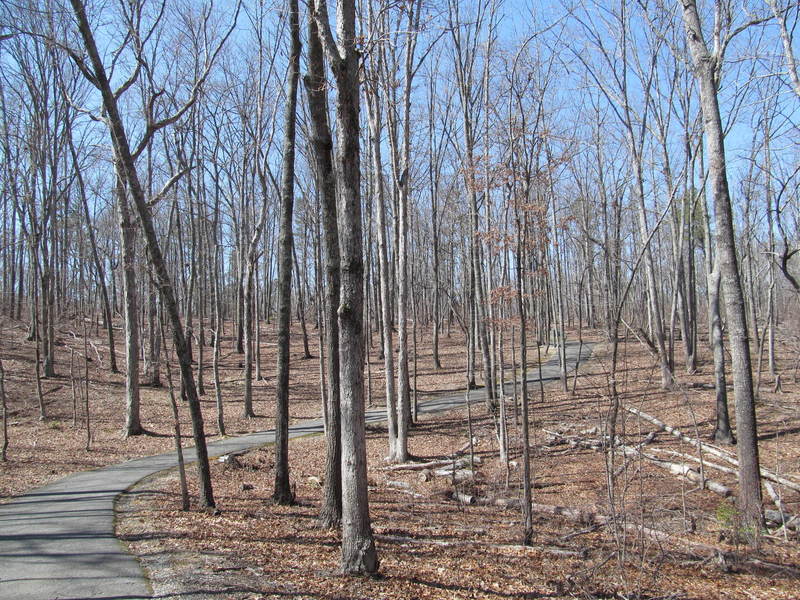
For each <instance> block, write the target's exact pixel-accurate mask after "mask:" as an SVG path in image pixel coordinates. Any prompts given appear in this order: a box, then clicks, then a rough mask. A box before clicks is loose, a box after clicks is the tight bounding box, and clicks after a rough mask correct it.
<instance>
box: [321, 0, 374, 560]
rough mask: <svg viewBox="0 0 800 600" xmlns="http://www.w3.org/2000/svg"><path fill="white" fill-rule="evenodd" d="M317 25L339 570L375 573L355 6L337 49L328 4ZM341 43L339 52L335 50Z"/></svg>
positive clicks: (340, 16)
mask: <svg viewBox="0 0 800 600" xmlns="http://www.w3.org/2000/svg"><path fill="white" fill-rule="evenodd" d="M316 7H317V25H318V26H319V29H320V34H321V36H322V40H323V41H324V43H325V49H326V52H327V54H328V59H329V62H330V64H331V68H332V70H333V72H334V76H335V78H336V87H337V92H338V93H337V101H336V122H337V123H336V124H337V127H336V130H337V132H338V137H337V148H336V149H337V152H336V159H337V160H336V162H337V177H338V178H339V203H338V205H337V209H338V211H337V215H338V219H339V221H338V230H339V245H340V248H339V250H340V252H341V263H340V276H341V286H340V294H339V303H340V304H339V310H338V315H339V353H340V356H339V358H340V376H341V399H342V571H343V572H344V573H349V574H358V573H375V572H376V571H377V570H378V553H377V550H376V549H375V541H374V539H373V536H372V526H371V524H370V518H369V501H368V497H367V455H366V439H365V438H366V432H365V427H364V372H363V367H364V336H363V319H364V315H363V310H362V308H363V306H362V305H363V294H364V288H363V277H364V272H363V269H364V264H363V248H362V239H361V193H360V192H361V190H360V186H361V171H360V165H359V91H358V87H359V80H358V77H359V53H358V51H357V49H356V43H357V39H356V27H355V21H356V19H355V17H356V7H355V1H354V0H340V1H339V2H337V3H336V12H337V19H336V21H337V36H336V40H337V42H336V43H335V42H334V41H333V34H332V32H331V30H330V23H329V22H328V14H327V5H326V2H325V0H316ZM337 43H338V47H337V45H336V44H337Z"/></svg>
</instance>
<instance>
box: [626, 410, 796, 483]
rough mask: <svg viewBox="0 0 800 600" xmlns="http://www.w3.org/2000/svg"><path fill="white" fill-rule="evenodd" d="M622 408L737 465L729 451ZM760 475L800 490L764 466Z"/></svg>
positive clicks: (639, 411) (643, 414) (640, 413)
mask: <svg viewBox="0 0 800 600" xmlns="http://www.w3.org/2000/svg"><path fill="white" fill-rule="evenodd" d="M623 408H624V409H625V410H627V411H628V412H629V413H632V414H634V415H636V416H638V417H640V418H642V419H644V420H645V421H649V422H650V423H652V424H653V425H655V426H656V427H658V428H659V429H662V430H663V431H666V432H667V433H670V434H672V435H674V436H675V437H676V438H678V439H680V440H683V441H684V442H686V443H687V444H691V445H693V446H695V447H699V448H701V449H702V450H703V451H705V452H708V453H709V454H712V455H714V456H716V457H717V458H721V459H722V460H724V461H725V462H727V463H729V464H732V465H734V466H736V467H738V466H739V461H737V460H736V458H734V457H733V456H731V455H730V454H729V453H727V452H725V451H724V450H721V449H720V448H717V447H715V446H712V445H711V444H707V443H705V442H701V441H699V440H696V439H694V438H692V437H689V436H688V435H686V434H685V433H683V432H682V431H681V430H679V429H676V428H675V427H670V426H669V425H667V424H666V423H664V422H663V421H659V420H658V419H656V418H655V417H654V416H652V415H648V414H647V413H646V412H644V411H641V410H639V409H637V408H632V407H630V406H624V407H623ZM761 476H762V477H763V478H765V479H769V480H770V481H774V482H775V483H780V484H781V485H783V486H785V487H787V488H789V489H791V490H794V491H796V492H800V483H795V482H794V481H790V480H788V479H786V478H785V477H781V476H780V475H778V474H776V473H773V472H772V471H770V470H768V469H765V468H764V467H761Z"/></svg>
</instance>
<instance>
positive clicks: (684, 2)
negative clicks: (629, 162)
mask: <svg viewBox="0 0 800 600" xmlns="http://www.w3.org/2000/svg"><path fill="white" fill-rule="evenodd" d="M678 4H679V7H680V8H681V9H682V11H683V23H684V26H685V29H686V38H687V41H688V44H689V48H690V50H691V54H692V60H693V64H694V74H695V78H696V79H697V83H698V86H699V88H700V103H701V107H702V111H703V127H704V132H705V147H706V159H707V161H708V175H709V184H708V187H709V189H710V190H711V191H712V195H713V201H714V217H715V224H716V249H717V259H718V261H719V267H720V274H721V276H722V285H723V289H724V291H725V312H726V316H727V318H728V339H729V343H730V351H731V372H732V374H733V394H734V399H735V401H736V433H737V437H738V443H737V454H738V458H739V483H740V494H739V497H738V505H739V510H740V512H741V514H742V518H743V520H744V522H745V525H746V526H747V527H749V528H752V531H753V532H754V535H757V532H758V531H759V529H760V527H761V524H762V521H763V515H762V499H761V479H760V473H759V457H758V438H757V427H756V413H755V399H754V395H753V376H752V368H751V364H750V340H749V338H748V332H747V319H746V315H745V302H744V293H743V290H742V283H741V278H740V275H739V269H738V264H737V258H736V244H735V236H734V227H733V215H732V210H731V199H730V194H729V191H728V177H727V171H726V166H725V142H724V130H723V127H722V119H721V117H720V111H719V103H718V98H717V81H716V71H717V66H718V65H719V62H720V61H721V60H722V57H721V56H719V55H712V54H710V53H709V51H708V47H707V46H706V42H705V40H704V38H703V30H702V26H701V24H700V17H699V15H698V12H697V4H696V2H695V1H694V0H679V1H678ZM715 46H716V45H715Z"/></svg>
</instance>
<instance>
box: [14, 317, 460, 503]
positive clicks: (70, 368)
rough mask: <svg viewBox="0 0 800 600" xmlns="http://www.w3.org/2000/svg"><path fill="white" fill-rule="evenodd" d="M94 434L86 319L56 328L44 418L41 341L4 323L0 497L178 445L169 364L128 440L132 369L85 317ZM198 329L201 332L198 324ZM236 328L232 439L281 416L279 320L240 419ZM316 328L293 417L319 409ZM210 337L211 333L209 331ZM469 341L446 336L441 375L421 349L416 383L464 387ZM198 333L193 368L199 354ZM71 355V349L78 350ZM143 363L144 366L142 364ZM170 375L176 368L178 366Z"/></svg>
mask: <svg viewBox="0 0 800 600" xmlns="http://www.w3.org/2000/svg"><path fill="white" fill-rule="evenodd" d="M87 328H88V344H87V346H88V371H89V432H90V437H91V442H90V443H89V444H88V448H87V437H89V436H87V431H86V411H85V409H84V402H83V399H82V397H81V396H80V393H81V392H80V390H81V389H82V388H81V386H82V385H83V384H84V366H85V362H84V341H83V323H81V322H63V323H61V324H60V325H59V326H58V328H57V346H56V361H55V370H56V377H53V378H47V379H43V380H42V389H43V396H44V402H45V407H46V412H47V419H45V420H40V419H39V408H38V402H39V400H38V396H37V389H36V383H35V381H36V380H35V362H34V357H35V345H34V343H33V342H32V341H30V340H27V339H26V337H27V327H26V325H25V324H24V323H21V322H17V321H9V320H8V319H6V320H4V321H2V322H0V332H2V335H0V358H1V359H2V360H3V366H4V368H5V374H6V377H5V390H6V394H7V399H8V410H9V417H8V422H9V447H8V461H7V462H5V463H0V502H2V501H3V499H6V498H8V497H10V496H15V495H19V494H21V493H24V492H25V491H27V490H30V489H33V488H36V487H39V486H42V485H45V484H47V483H49V482H51V481H54V480H56V479H60V478H61V477H64V476H65V475H68V474H69V473H73V472H76V471H85V470H90V469H96V468H100V467H103V466H106V465H110V464H115V463H118V462H122V461H125V460H128V459H131V458H136V457H141V456H151V455H154V454H158V453H161V452H168V451H171V450H173V449H174V441H173V438H172V437H171V436H172V431H173V420H172V413H171V408H170V404H169V396H168V392H167V388H166V373H165V369H163V368H162V369H161V372H162V382H163V383H164V387H160V388H153V387H148V386H142V388H141V404H142V424H143V426H144V427H145V429H146V430H147V431H148V432H149V434H148V435H143V436H135V437H130V438H125V436H124V435H123V432H124V429H123V428H124V423H125V375H124V373H116V374H114V373H111V371H110V368H109V352H108V346H107V344H106V338H105V333H104V331H102V330H98V327H97V324H95V323H91V322H88V323H87ZM195 331H196V332H197V328H195ZM234 331H235V330H234V326H233V324H231V323H226V329H225V332H224V334H223V336H222V338H221V339H222V346H221V360H220V379H221V390H222V396H223V404H224V413H225V423H226V428H227V433H228V434H229V435H237V434H242V433H248V432H252V431H262V430H264V429H270V428H272V427H273V424H274V419H275V403H274V395H275V384H274V381H275V378H274V374H275V338H276V336H275V330H274V325H273V324H265V323H262V324H261V334H262V348H261V363H262V369H261V372H262V376H263V377H262V379H261V380H259V381H255V382H254V385H253V404H254V410H255V413H256V415H257V416H256V418H254V419H247V418H242V394H243V389H244V383H243V369H242V361H243V358H244V357H243V355H241V354H237V353H236V352H235V347H234V346H235V338H234V333H233V332H234ZM316 335H317V331H316V330H315V329H313V324H311V323H309V336H310V340H309V342H310V348H311V350H312V354H313V358H311V359H303V344H302V337H301V335H300V329H299V327H297V330H296V331H295V332H294V333H293V335H292V349H291V360H292V372H291V385H290V402H291V406H292V410H291V415H290V416H291V421H292V422H297V421H302V420H305V419H312V418H316V417H319V416H320V415H321V407H320V401H319V397H320V393H319V359H318V352H317V346H316ZM122 337H123V332H122V329H121V328H120V327H119V326H118V327H117V331H116V339H117V340H118V344H117V360H118V363H119V366H120V368H121V369H124V364H125V350H124V346H123V345H122V343H121V341H119V340H121V338H122ZM206 340H209V341H210V340H211V335H208V334H207V336H206ZM462 342H463V337H462V336H461V335H460V334H459V333H458V332H457V331H456V329H455V328H454V329H453V331H452V336H451V337H447V336H445V335H443V336H442V341H441V355H442V357H443V360H445V362H446V364H447V367H448V368H447V369H446V370H444V371H434V370H433V369H432V365H431V363H432V358H431V354H430V348H427V349H425V348H422V347H420V355H419V361H418V362H419V369H418V389H419V391H420V393H424V392H427V391H431V390H433V389H441V388H448V387H449V388H451V389H455V388H457V387H459V386H462V385H463V379H464V376H463V364H464V360H465V359H464V356H463V343H462ZM196 343H197V340H196V339H195V353H194V356H195V361H196V362H195V369H197V368H198V364H197V360H198V359H199V351H198V347H197V345H196ZM379 344H380V338H379V336H377V335H376V336H375V341H374V344H373V348H372V349H371V352H370V356H371V368H370V376H371V377H370V379H371V381H370V389H371V396H372V399H373V401H374V402H382V401H383V386H384V380H383V375H382V361H381V360H379V355H378V351H379V348H378V345H379ZM73 352H74V355H73ZM212 353H213V348H212V347H210V346H207V347H205V348H204V360H203V366H204V370H203V378H204V382H205V387H206V393H205V395H203V396H202V397H201V404H202V410H203V415H204V420H205V430H206V436H207V438H208V439H209V440H214V439H218V438H219V432H218V430H217V428H216V404H215V397H214V387H213V374H212V371H211V361H212ZM141 368H142V369H143V368H144V363H143V362H142V365H141ZM173 373H177V365H174V364H173ZM73 376H74V378H75V380H76V394H77V398H76V399H77V402H76V403H75V404H74V403H73V383H72V377H73ZM180 420H181V431H182V432H183V435H184V439H183V443H184V445H192V444H193V442H192V440H191V435H190V432H191V426H190V422H189V414H188V410H187V408H186V407H185V406H180Z"/></svg>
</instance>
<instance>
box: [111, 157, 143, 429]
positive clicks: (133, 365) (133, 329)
mask: <svg viewBox="0 0 800 600" xmlns="http://www.w3.org/2000/svg"><path fill="white" fill-rule="evenodd" d="M117 170H119V169H117ZM114 189H115V192H116V196H117V205H118V208H119V230H120V235H121V238H122V240H121V242H122V273H123V277H122V281H123V295H124V298H125V436H126V437H127V436H132V435H141V434H142V433H144V429H142V422H141V419H140V413H139V404H140V397H139V302H138V300H137V294H136V268H135V265H134V257H135V254H136V231H135V230H134V223H133V221H132V219H131V214H130V209H129V207H128V197H127V190H126V189H125V183H124V180H123V178H122V175H121V174H120V173H118V174H117V177H116V184H115V186H114Z"/></svg>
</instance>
